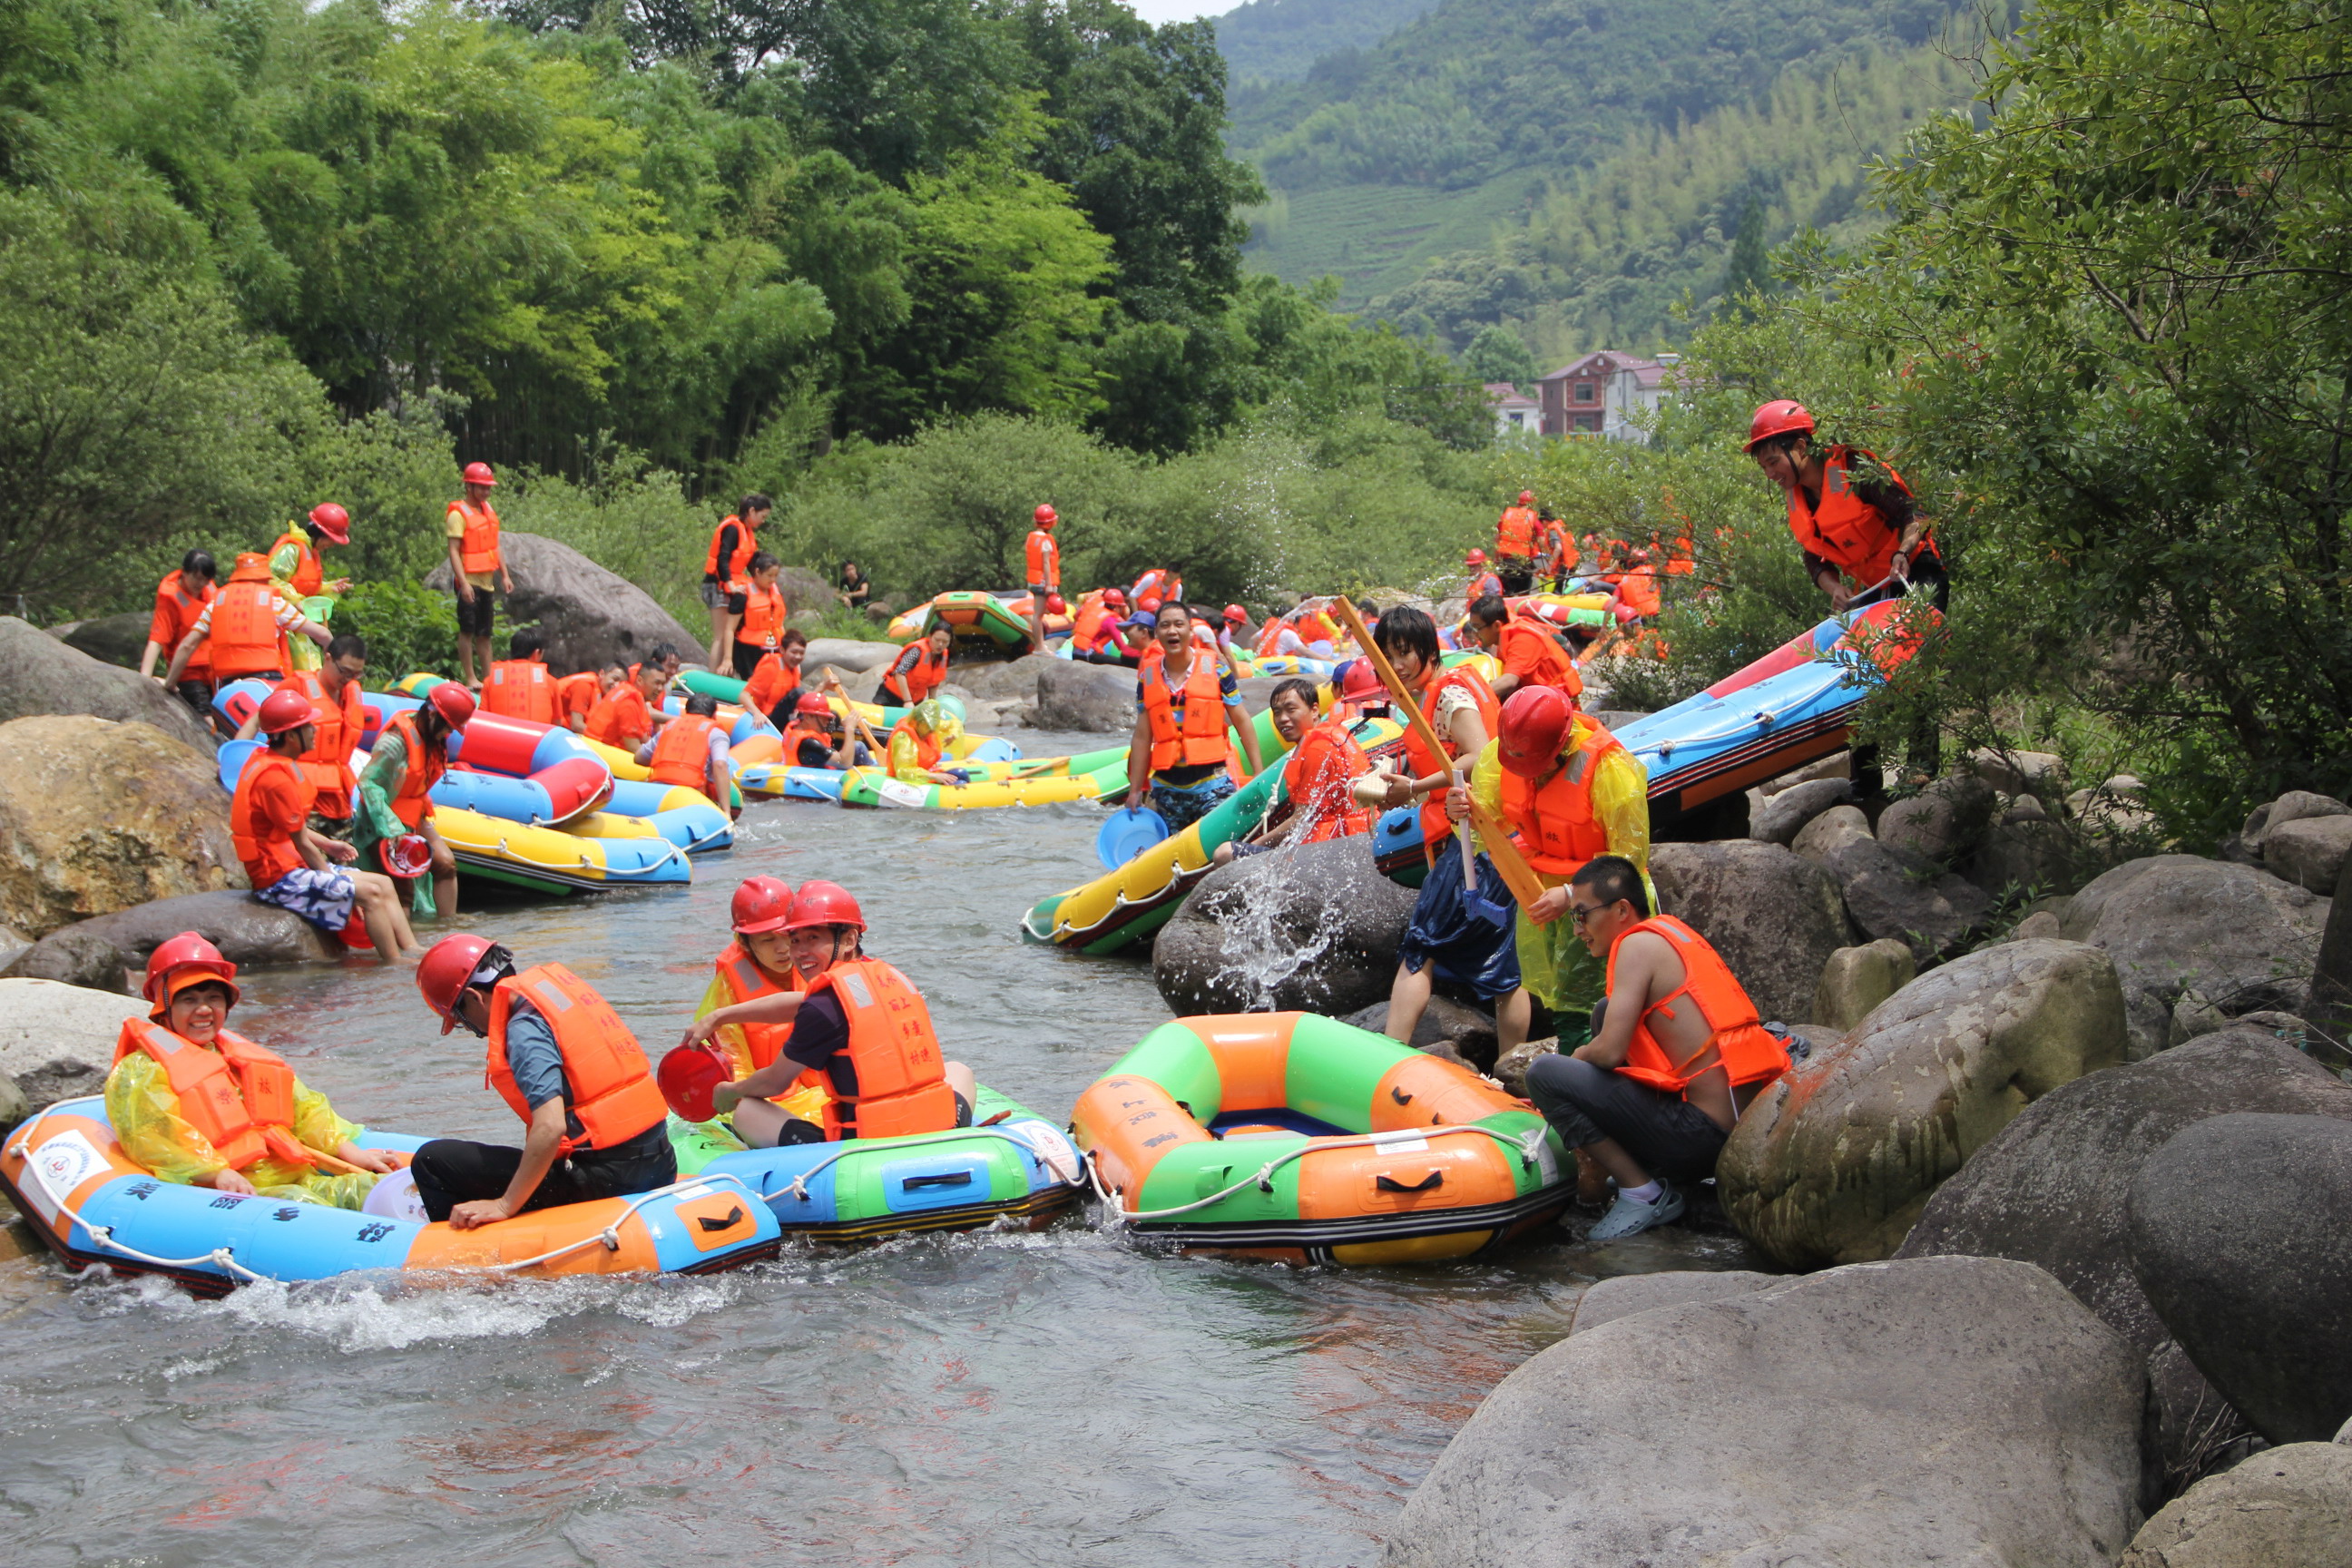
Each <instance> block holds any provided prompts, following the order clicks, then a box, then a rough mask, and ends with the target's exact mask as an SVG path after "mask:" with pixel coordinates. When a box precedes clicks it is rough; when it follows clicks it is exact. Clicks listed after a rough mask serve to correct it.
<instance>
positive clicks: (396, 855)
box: [375, 833, 433, 882]
mask: <svg viewBox="0 0 2352 1568" xmlns="http://www.w3.org/2000/svg"><path fill="white" fill-rule="evenodd" d="M375 854H376V858H377V859H378V860H380V861H382V862H383V874H384V875H385V876H387V877H397V878H399V879H401V880H402V881H404V882H405V881H411V880H413V879H415V878H418V877H422V876H423V875H425V872H427V871H430V870H431V869H432V868H433V844H432V841H431V840H430V839H428V838H426V837H425V835H423V834H422V833H404V834H402V835H401V836H400V837H397V838H379V839H377V840H376V841H375Z"/></svg>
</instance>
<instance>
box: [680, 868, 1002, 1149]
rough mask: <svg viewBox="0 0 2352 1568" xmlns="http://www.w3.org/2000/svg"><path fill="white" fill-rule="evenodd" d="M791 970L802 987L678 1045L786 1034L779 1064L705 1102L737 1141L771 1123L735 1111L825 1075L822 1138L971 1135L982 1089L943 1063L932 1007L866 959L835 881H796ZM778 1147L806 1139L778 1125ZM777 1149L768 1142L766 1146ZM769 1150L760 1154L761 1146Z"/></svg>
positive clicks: (730, 1009)
mask: <svg viewBox="0 0 2352 1568" xmlns="http://www.w3.org/2000/svg"><path fill="white" fill-rule="evenodd" d="M784 929H785V931H788V932H789V933H790V935H791V939H792V946H793V967H794V968H796V969H797V970H798V971H799V972H800V975H801V980H802V983H803V989H801V990H799V991H777V992H772V993H770V994H766V995H763V996H757V997H754V998H752V999H751V1000H749V1001H745V1002H738V1003H734V1004H732V1005H729V1006H725V1007H720V1008H719V1009H717V1010H716V1011H714V1012H709V1013H705V1014H704V1015H703V1016H701V1017H699V1018H697V1019H696V1020H695V1021H694V1023H693V1024H692V1025H691V1026H688V1029H687V1031H686V1035H685V1037H684V1038H683V1040H682V1041H681V1042H680V1043H681V1044H683V1045H688V1046H698V1045H701V1044H703V1043H704V1042H706V1041H708V1040H710V1039H712V1038H713V1037H716V1036H717V1035H718V1034H719V1031H720V1030H721V1029H723V1028H726V1027H727V1026H730V1025H746V1024H770V1025H788V1026H790V1027H791V1030H792V1033H791V1035H790V1036H789V1037H787V1038H786V1039H785V1040H784V1042H783V1044H782V1047H780V1050H779V1054H778V1056H777V1058H776V1059H775V1060H774V1061H773V1062H771V1063H770V1064H769V1065H768V1066H766V1067H764V1068H761V1069H760V1070H759V1071H757V1072H755V1073H752V1074H751V1076H750V1077H748V1078H742V1079H731V1080H730V1081H728V1082H726V1083H722V1084H720V1085H719V1087H718V1089H716V1090H715V1091H713V1093H712V1096H711V1098H712V1100H713V1101H714V1103H716V1104H717V1105H718V1107H719V1110H730V1108H731V1109H733V1110H735V1113H736V1118H737V1120H736V1123H735V1129H736V1132H737V1134H738V1136H742V1137H744V1138H745V1141H746V1142H751V1137H750V1136H749V1135H750V1134H751V1132H752V1131H754V1129H755V1128H756V1127H757V1125H758V1124H759V1123H761V1122H762V1121H767V1120H768V1114H767V1113H765V1112H762V1111H761V1110H757V1109H753V1110H751V1125H750V1126H747V1125H746V1123H745V1121H744V1120H743V1109H744V1108H743V1106H742V1104H741V1102H742V1101H745V1100H765V1099H768V1098H770V1097H772V1096H775V1095H780V1094H782V1093H784V1092H785V1091H786V1090H787V1089H791V1087H792V1086H793V1084H794V1083H795V1082H796V1081H798V1079H799V1078H800V1076H801V1075H802V1074H803V1073H804V1072H809V1071H814V1072H816V1073H818V1074H819V1075H821V1078H822V1080H823V1081H824V1084H825V1085H826V1087H827V1089H828V1090H829V1095H830V1097H829V1098H828V1099H827V1100H825V1103H824V1129H823V1131H824V1139H825V1140H826V1141H827V1142H832V1141H836V1140H840V1139H844V1138H904V1137H908V1136H911V1135H914V1134H918V1133H923V1132H946V1131H951V1130H952V1129H954V1128H958V1127H969V1126H971V1107H972V1102H973V1100H975V1099H977V1098H978V1095H979V1089H978V1086H977V1085H976V1084H975V1083H974V1081H973V1079H972V1075H971V1068H967V1067H965V1066H964V1065H963V1064H962V1063H961V1062H951V1061H948V1060H946V1059H945V1058H944V1057H943V1056H942V1055H941V1053H940V1040H939V1036H938V1034H937V1033H936V1032H934V1030H933V1029H932V1027H931V1013H930V1009H929V1007H928V1006H926V1005H924V1003H923V994H922V993H921V992H919V991H918V990H916V989H915V987H914V984H913V983H912V982H910V981H909V980H908V978H907V977H906V976H905V975H903V974H901V973H898V970H896V969H894V968H892V967H891V966H890V965H889V964H887V963H883V962H882V961H881V960H880V959H878V958H868V957H867V956H866V953H865V951H864V944H863V938H864V935H865V931H866V917H865V915H864V914H863V913H862V912H861V911H860V910H858V907H857V900H856V899H855V898H852V897H851V896H850V893H849V889H846V888H844V887H842V886H840V885H839V884H838V883H834V882H803V883H802V884H801V889H800V891H799V892H797V893H795V894H794V895H793V912H792V918H791V919H790V920H789V921H786V922H785V926H784ZM775 1120H776V1121H777V1123H778V1126H777V1137H778V1139H781V1140H782V1141H783V1142H804V1141H808V1140H807V1136H806V1134H805V1133H804V1132H800V1131H790V1135H789V1136H787V1131H788V1130H787V1129H785V1128H784V1127H783V1126H782V1121H784V1120H785V1119H784V1118H783V1117H782V1116H781V1115H779V1116H777V1117H776V1118H775ZM775 1141H776V1140H771V1142H775ZM763 1146H764V1145H763Z"/></svg>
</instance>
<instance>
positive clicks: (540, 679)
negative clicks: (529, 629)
mask: <svg viewBox="0 0 2352 1568" xmlns="http://www.w3.org/2000/svg"><path fill="white" fill-rule="evenodd" d="M588 679H589V680H590V681H591V682H592V683H593V681H594V680H595V679H596V678H595V677H594V676H593V675H592V676H590V677H589V678H588ZM555 709H556V697H555V677H554V676H553V675H551V674H550V673H549V672H548V668H547V666H545V665H544V664H541V662H540V661H539V660H537V659H535V658H502V659H500V660H499V661H498V663H496V664H494V665H492V666H490V673H489V674H488V676H487V677H485V678H484V679H483V681H482V711H483V712H485V713H498V714H502V715H504V716H505V717H507V718H509V719H529V720H531V721H535V722H537V723H541V724H552V723H554V722H555Z"/></svg>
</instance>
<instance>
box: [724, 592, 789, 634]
mask: <svg viewBox="0 0 2352 1568" xmlns="http://www.w3.org/2000/svg"><path fill="white" fill-rule="evenodd" d="M789 613H790V612H789V611H788V610H787V609H786V608H785V605H784V594H783V590H782V589H781V588H779V587H777V586H776V585H775V584H772V583H771V584H768V585H767V586H766V587H764V588H762V587H761V586H760V585H759V584H757V583H748V584H744V587H743V619H742V622H741V624H740V625H739V626H736V628H735V640H736V641H737V642H740V643H748V644H750V645H751V647H763V648H770V649H772V648H774V647H776V645H777V643H778V642H779V640H781V639H782V637H783V635H784V616H786V615H788V614H789Z"/></svg>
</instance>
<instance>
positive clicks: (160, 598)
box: [139, 550, 220, 714]
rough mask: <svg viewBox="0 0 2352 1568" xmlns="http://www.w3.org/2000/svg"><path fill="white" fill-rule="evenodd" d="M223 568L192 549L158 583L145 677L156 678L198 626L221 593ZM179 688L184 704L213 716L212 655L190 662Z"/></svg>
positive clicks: (142, 658)
mask: <svg viewBox="0 0 2352 1568" xmlns="http://www.w3.org/2000/svg"><path fill="white" fill-rule="evenodd" d="M219 575H220V568H219V567H218V566H216V565H215V564H214V563H213V558H212V556H211V554H210V553H209V552H205V551H202V550H191V551H189V552H187V553H186V554H185V555H183V556H181V557H180V567H179V570H178V571H176V572H166V573H165V574H163V581H162V582H160V583H158V584H155V613H154V615H153V616H151V617H150V618H149V620H148V622H147V646H146V647H143V648H142V649H140V650H139V673H140V675H141V676H142V677H146V676H153V677H154V679H157V680H159V681H160V680H162V679H163V677H162V676H160V675H156V673H155V667H156V666H157V665H158V664H165V665H168V662H169V660H170V658H171V657H172V654H173V652H174V651H175V650H177V648H178V647H179V646H180V644H181V642H182V641H183V640H184V638H185V637H187V635H188V633H189V632H190V631H191V630H192V629H193V628H194V626H195V624H196V617H197V616H200V615H202V614H204V611H205V605H209V604H211V603H212V602H213V595H215V594H216V593H218V592H219V591H220V590H219V589H218V588H217V587H215V585H214V581H213V580H214V579H215V578H216V577H218V576H219ZM175 689H176V690H177V691H178V692H179V694H180V699H181V700H182V701H184V702H185V703H187V705H188V706H189V707H191V708H193V709H194V710H196V711H197V712H199V713H204V714H209V713H211V711H212V706H213V661H212V658H211V656H210V655H209V654H208V653H205V652H204V651H202V650H199V651H198V652H197V653H196V654H195V655H194V657H192V658H190V659H189V660H188V663H187V668H185V669H184V671H183V672H182V679H181V680H180V683H179V685H178V686H177V687H176V688H175Z"/></svg>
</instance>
